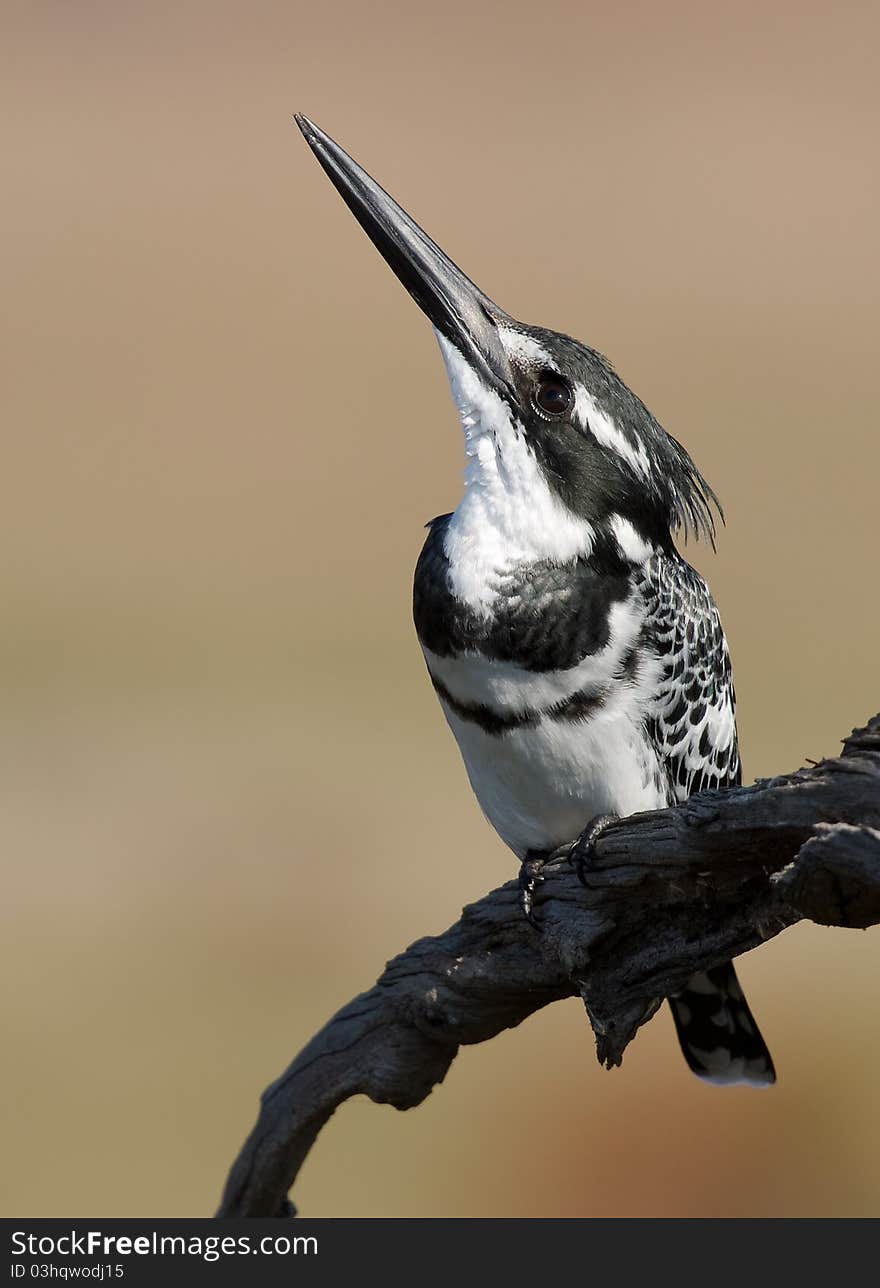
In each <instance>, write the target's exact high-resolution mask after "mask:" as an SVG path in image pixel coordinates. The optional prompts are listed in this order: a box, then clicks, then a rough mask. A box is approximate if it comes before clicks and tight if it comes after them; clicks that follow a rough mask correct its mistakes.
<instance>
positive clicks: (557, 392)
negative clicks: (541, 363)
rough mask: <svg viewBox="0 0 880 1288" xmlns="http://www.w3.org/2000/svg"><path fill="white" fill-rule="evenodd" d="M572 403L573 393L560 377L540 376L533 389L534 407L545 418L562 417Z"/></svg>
mask: <svg viewBox="0 0 880 1288" xmlns="http://www.w3.org/2000/svg"><path fill="white" fill-rule="evenodd" d="M573 402H574V391H573V389H572V387H571V385H570V384H569V383H568V381H567V380H564V379H563V378H562V376H556V375H546V376H542V377H541V378H540V380H539V381H538V384H537V386H536V387H535V405H536V407H537V408H538V410H539V411H540V412H543V413H544V415H545V416H564V415H565V413H566V412H567V411H568V410H569V409H570V407H571V404H572V403H573Z"/></svg>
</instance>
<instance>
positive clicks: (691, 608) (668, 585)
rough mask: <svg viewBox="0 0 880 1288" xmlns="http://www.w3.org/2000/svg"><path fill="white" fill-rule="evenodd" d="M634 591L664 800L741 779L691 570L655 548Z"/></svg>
mask: <svg viewBox="0 0 880 1288" xmlns="http://www.w3.org/2000/svg"><path fill="white" fill-rule="evenodd" d="M642 592H643V594H644V596H645V600H646V605H647V609H648V614H647V619H646V632H647V634H648V636H649V638H650V639H651V642H652V644H653V646H654V648H655V649H656V651H657V654H658V656H659V658H660V662H661V666H662V672H661V681H660V685H659V688H658V690H657V694H656V697H655V700H654V702H653V704H652V708H651V714H650V715H649V718H648V722H647V723H648V733H649V735H650V737H651V739H652V741H653V743H654V745H655V748H656V750H657V756H658V760H659V762H660V767H661V771H662V772H663V773H664V775H665V778H666V783H667V789H668V793H669V795H668V799H669V804H670V805H671V804H674V803H675V802H676V801H683V800H686V799H687V797H688V796H690V795H692V794H693V793H694V792H699V791H703V790H704V788H707V787H728V786H733V785H736V784H738V783H739V782H740V781H741V776H742V771H741V767H740V759H739V749H738V746H737V736H736V695H735V693H734V688H733V677H732V675H731V669H730V654H729V652H728V649H727V640H726V639H725V638H724V631H723V629H722V626H721V619H720V617H719V615H718V609H717V608H716V607H715V603H714V600H713V599H712V596H711V594H710V592H709V587H708V586H707V585H706V583H705V581H704V580H703V578H702V577H701V576H700V575H699V573H698V572H696V571H695V570H694V569H693V568H691V566H690V564H688V563H686V562H685V561H684V560H683V559H682V558H680V557H679V556H678V555H661V556H659V557H658V558H657V559H655V560H654V561H653V562H652V564H651V565H650V567H649V569H648V573H647V580H646V584H645V585H644V586H643V588H642Z"/></svg>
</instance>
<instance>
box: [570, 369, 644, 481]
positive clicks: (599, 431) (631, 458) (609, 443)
mask: <svg viewBox="0 0 880 1288" xmlns="http://www.w3.org/2000/svg"><path fill="white" fill-rule="evenodd" d="M574 410H575V415H576V416H577V418H578V420H579V421H580V422H581V426H582V427H583V428H584V429H588V430H589V431H590V433H591V434H592V435H593V437H594V438H595V439H596V441H597V442H599V443H601V444H602V446H603V447H610V448H611V450H612V451H613V452H616V453H617V455H618V456H621V457H623V459H624V460H625V461H626V462H627V464H628V465H630V466H631V467H632V469H634V470H635V472H636V474H638V475H639V476H640V477H641V478H643V479H646V478H648V477H649V475H650V472H651V463H650V461H649V460H648V453H647V452H646V451H645V446H644V443H639V445H638V447H637V448H636V447H633V445H632V443H631V442H630V441H629V439H628V438H627V436H626V435H625V434H624V433H622V432H621V430H619V429H618V428H617V426H616V425H615V423H614V421H613V420H612V419H611V417H610V416H609V415H608V413H607V412H604V411H603V410H602V408H601V407H600V406H599V404H598V403H597V402H596V400H595V398H593V396H592V394H591V393H590V392H589V391H588V390H587V389H585V388H584V386H583V385H576V386H575V391H574Z"/></svg>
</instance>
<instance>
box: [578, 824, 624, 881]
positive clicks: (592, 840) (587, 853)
mask: <svg viewBox="0 0 880 1288" xmlns="http://www.w3.org/2000/svg"><path fill="white" fill-rule="evenodd" d="M619 818H620V815H619V814H597V815H596V817H595V818H593V819H590V821H589V823H588V824H587V826H586V827H585V828H584V830H583V831H582V832H581V834H580V836H579V837H578V839H577V840H576V841H575V843H574V845H573V846H572V847H571V849H570V850H569V852H568V861H569V863H570V864H571V865H572V867H573V868H574V870H575V872H576V873H577V879H578V881H580V883H581V885H582V886H585V885H586V884H587V877H586V871H587V864H588V863H591V862H592V861H593V859H594V858H595V857H596V842H597V841H598V839H599V837H600V836H601V835H602V833H603V832H604V831H605V829H606V828H608V827H610V826H611V824H612V823H616V822H617V820H618V819H619Z"/></svg>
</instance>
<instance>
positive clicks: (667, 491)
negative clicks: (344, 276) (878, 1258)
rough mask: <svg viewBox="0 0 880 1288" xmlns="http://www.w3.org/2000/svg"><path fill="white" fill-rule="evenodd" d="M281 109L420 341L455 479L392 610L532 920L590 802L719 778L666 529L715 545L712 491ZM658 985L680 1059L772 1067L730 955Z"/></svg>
mask: <svg viewBox="0 0 880 1288" xmlns="http://www.w3.org/2000/svg"><path fill="white" fill-rule="evenodd" d="M295 119H296V122H297V124H298V126H299V128H300V130H301V131H302V133H303V135H304V137H305V139H306V142H307V143H308V145H309V146H310V148H311V150H312V152H313V153H314V155H315V157H316V158H317V160H318V161H319V163H320V165H321V166H322V167H323V169H324V171H325V173H326V174H327V176H328V177H329V179H330V180H331V182H332V183H333V185H334V186H335V188H336V189H337V191H338V192H339V194H340V195H341V197H342V198H343V200H344V201H345V203H346V204H347V206H348V207H349V209H350V210H351V212H352V214H353V215H354V216H355V218H356V219H357V220H358V222H359V223H360V224H361V226H362V228H363V229H364V231H365V232H366V233H367V235H368V236H369V238H370V239H371V241H372V242H373V244H374V245H375V247H376V248H377V249H378V251H379V252H380V254H381V255H382V256H383V257H384V259H385V260H386V262H387V263H388V265H389V267H390V268H391V269H392V270H393V272H394V273H395V275H396V276H397V277H398V279H399V280H400V282H401V283H402V284H403V286H404V287H405V288H406V289H407V291H408V292H409V294H410V295H411V296H412V297H413V299H414V300H415V302H416V303H417V304H418V305H419V307H420V309H421V310H422V312H423V313H424V314H425V315H426V316H427V318H428V320H429V321H430V323H431V324H432V326H433V329H434V332H435V335H436V338H437V341H438V343H439V346H440V350H441V355H442V358H443V361H444V364H445V367H446V373H447V376H448V379H449V386H450V390H451V394H452V399H453V402H454V404H455V406H456V409H457V411H458V416H459V419H460V422H461V426H462V429H463V431H464V444H465V454H466V465H465V473H464V491H463V496H462V498H461V500H460V502H459V504H458V505H457V506H456V508H455V509H454V510H453V511H452V512H451V513H448V514H444V515H441V516H440V517H439V518H436V519H434V520H432V521H431V522H430V523H429V524H427V538H426V540H425V543H424V547H423V549H422V551H421V554H420V556H419V558H418V562H417V565H416V570H415V578H414V586H413V616H414V622H415V628H416V633H417V636H418V640H419V643H420V645H421V648H422V652H423V654H424V658H425V661H426V663H427V669H428V675H429V677H430V681H431V683H432V685H433V687H434V690H435V692H436V694H437V697H438V699H439V702H440V706H441V708H442V710H443V713H444V715H445V717H446V720H447V722H448V724H449V726H450V728H451V730H452V733H453V735H454V736H455V739H456V741H457V743H458V747H459V750H460V752H461V756H462V759H463V761H464V767H465V770H466V772H467V776H468V779H469V781H470V784H471V787H472V789H473V791H474V794H475V795H476V798H477V801H478V802H479V805H480V807H481V809H482V811H483V813H484V815H485V816H486V818H487V819H488V821H489V823H490V824H491V825H492V826H493V827H494V829H495V831H496V832H497V833H498V835H499V837H500V838H501V839H502V841H503V842H504V843H505V844H506V845H507V846H508V847H509V849H510V850H512V851H513V853H514V855H515V856H516V857H517V859H518V860H519V863H520V869H519V872H520V891H521V903H522V907H523V911H524V913H525V914H526V915H527V916H528V917H529V919H530V920H532V921H533V923H534V922H535V920H536V918H535V909H534V906H533V902H534V893H535V887H536V882H537V881H538V880H540V873H541V868H542V866H543V864H544V863H545V862H546V861H547V859H548V857H549V856H550V855H551V854H553V853H555V852H556V851H557V850H558V849H559V848H560V847H561V846H563V845H567V844H569V843H571V842H572V839H573V838H576V842H575V845H574V847H573V848H572V851H571V853H572V854H573V855H574V857H575V862H576V864H577V865H578V866H579V868H580V869H581V873H583V867H584V865H585V864H589V861H590V857H591V855H592V853H593V849H594V847H595V843H596V840H597V838H598V836H599V835H600V834H601V831H602V830H603V829H604V828H605V827H606V826H608V824H609V822H611V821H612V820H614V819H616V818H618V817H621V816H626V815H630V814H635V813H639V812H642V811H645V810H653V809H662V808H665V807H667V806H670V805H674V804H676V803H678V802H681V801H684V800H686V799H687V798H688V797H689V796H690V795H691V794H692V793H694V792H698V791H702V790H704V789H706V788H710V787H725V786H729V785H738V784H739V783H740V782H741V781H742V773H741V765H740V757H739V750H738V743H737V728H736V713H735V692H734V685H733V679H732V673H731V662H730V654H729V650H728V645H727V640H726V638H725V634H724V630H723V628H722V625H721V620H720V617H719V613H718V609H717V607H716V605H715V603H714V600H713V598H712V595H711V593H710V590H709V587H708V585H707V583H706V581H705V580H704V579H703V577H702V576H701V575H700V574H699V573H698V572H697V571H696V570H695V569H694V568H693V567H691V565H690V564H689V563H688V562H687V561H686V560H685V558H684V557H683V556H682V555H681V554H680V553H679V550H678V548H677V546H676V544H675V541H676V537H677V536H679V535H683V536H684V537H685V538H687V537H688V536H689V535H690V536H695V537H699V536H703V537H704V538H708V540H709V541H710V542H711V543H712V546H713V548H714V544H715V531H716V514H717V515H718V516H720V517H721V519H722V520H723V514H722V511H721V507H720V504H719V502H718V499H717V497H716V495H715V493H714V491H713V490H712V488H711V487H710V486H709V484H708V483H707V482H706V480H705V479H704V478H703V476H702V475H701V474H700V472H699V470H698V469H697V466H696V465H695V463H694V461H693V459H692V458H691V456H690V455H689V453H688V452H687V451H686V449H685V448H684V447H683V446H682V445H681V444H680V443H679V442H678V441H677V440H676V439H675V438H673V437H672V435H670V434H669V433H667V432H666V430H664V429H663V428H662V426H661V425H660V423H659V422H658V421H657V420H656V419H655V417H654V416H653V415H652V414H651V412H650V411H649V410H648V409H647V407H646V406H645V404H644V403H643V402H642V401H641V400H640V399H639V398H638V397H637V395H636V394H635V393H633V392H632V390H630V388H629V387H628V386H627V385H626V384H625V383H624V382H623V380H622V379H621V378H620V377H619V376H618V375H617V373H616V371H615V369H614V368H613V367H612V365H611V363H610V362H609V361H608V360H607V359H606V358H605V357H603V356H602V355H601V354H600V353H599V352H598V351H597V350H595V349H592V348H590V347H588V346H587V345H585V344H582V343H580V342H579V341H577V340H575V339H572V338H571V337H570V336H567V335H563V334H561V333H559V332H556V331H553V330H550V329H548V328H546V327H543V326H532V325H526V324H525V323H523V322H520V321H517V320H516V319H514V318H513V317H512V316H510V315H509V314H507V313H506V312H505V311H504V310H503V309H501V308H500V307H499V306H498V305H497V304H495V303H494V302H493V301H492V300H491V299H490V298H489V297H488V296H487V295H486V294H484V292H483V291H482V290H480V289H479V288H478V287H477V286H476V285H475V284H474V283H473V282H472V281H471V280H470V279H469V278H468V277H467V276H466V275H465V274H464V273H463V272H462V271H461V269H459V268H458V266H457V265H456V264H454V263H453V261H452V260H451V259H450V258H449V257H448V256H447V255H446V254H445V253H444V252H443V251H442V250H441V249H440V248H439V246H437V244H436V243H435V242H434V241H432V240H431V238H430V237H429V236H428V235H427V234H426V233H425V232H424V231H423V230H422V229H421V228H420V227H419V225H418V224H417V223H416V222H415V221H414V220H413V219H412V218H411V217H410V215H408V214H407V213H406V211H405V210H404V209H403V208H402V207H401V206H399V205H398V204H397V202H396V201H395V200H394V199H393V198H392V197H391V196H389V194H388V193H387V192H385V190H384V189H383V188H381V187H380V186H379V184H378V183H376V182H375V180H374V179H372V178H371V177H370V175H369V174H367V172H366V171H365V170H363V169H362V168H361V166H360V165H358V163H357V162H356V161H354V160H353V159H352V158H351V157H350V156H349V155H348V153H347V152H345V151H344V150H343V149H342V148H341V147H340V146H339V144H337V143H336V142H335V141H334V140H333V139H332V138H331V137H330V136H329V135H328V134H326V133H325V132H324V131H323V130H322V129H320V127H318V126H317V125H315V124H314V123H313V122H312V121H310V120H309V119H308V118H307V117H305V116H303V115H301V114H297V115H296V117H295ZM660 1000H661V999H658V1001H657V1005H659V1003H660ZM667 1000H668V1002H669V1005H670V1008H671V1010H672V1015H673V1020H674V1024H675V1029H676V1033H677V1036H678V1040H679V1043H680V1046H681V1049H682V1052H683V1054H684V1057H685V1060H686V1062H687V1064H688V1066H689V1067H690V1069H691V1070H692V1071H693V1072H694V1073H695V1074H696V1075H697V1076H698V1077H700V1078H702V1079H704V1080H705V1081H708V1082H712V1083H716V1084H719V1085H735V1084H739V1083H746V1084H750V1085H753V1086H767V1085H770V1084H772V1083H773V1082H775V1078H776V1075H775V1070H774V1066H773V1060H772V1058H771V1056H770V1053H769V1051H768V1049H767V1046H766V1044H765V1042H764V1040H763V1038H762V1037H761V1034H760V1031H759V1029H758V1026H757V1024H756V1022H755V1020H754V1017H753V1016H752V1013H751V1011H750V1009H749V1006H748V1003H747V1002H746V999H745V997H744V995H743V992H742V989H741V987H740V985H739V982H738V980H737V977H736V973H735V971H734V967H733V964H732V963H730V962H728V963H726V964H723V965H720V966H717V967H714V968H713V969H710V970H706V971H702V972H700V973H698V974H695V975H694V976H693V977H692V978H690V979H689V980H688V982H687V985H686V986H685V987H684V988H683V989H682V990H681V991H680V992H679V993H677V994H676V995H675V996H672V997H670V998H668V999H667ZM655 1009H656V1008H655Z"/></svg>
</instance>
